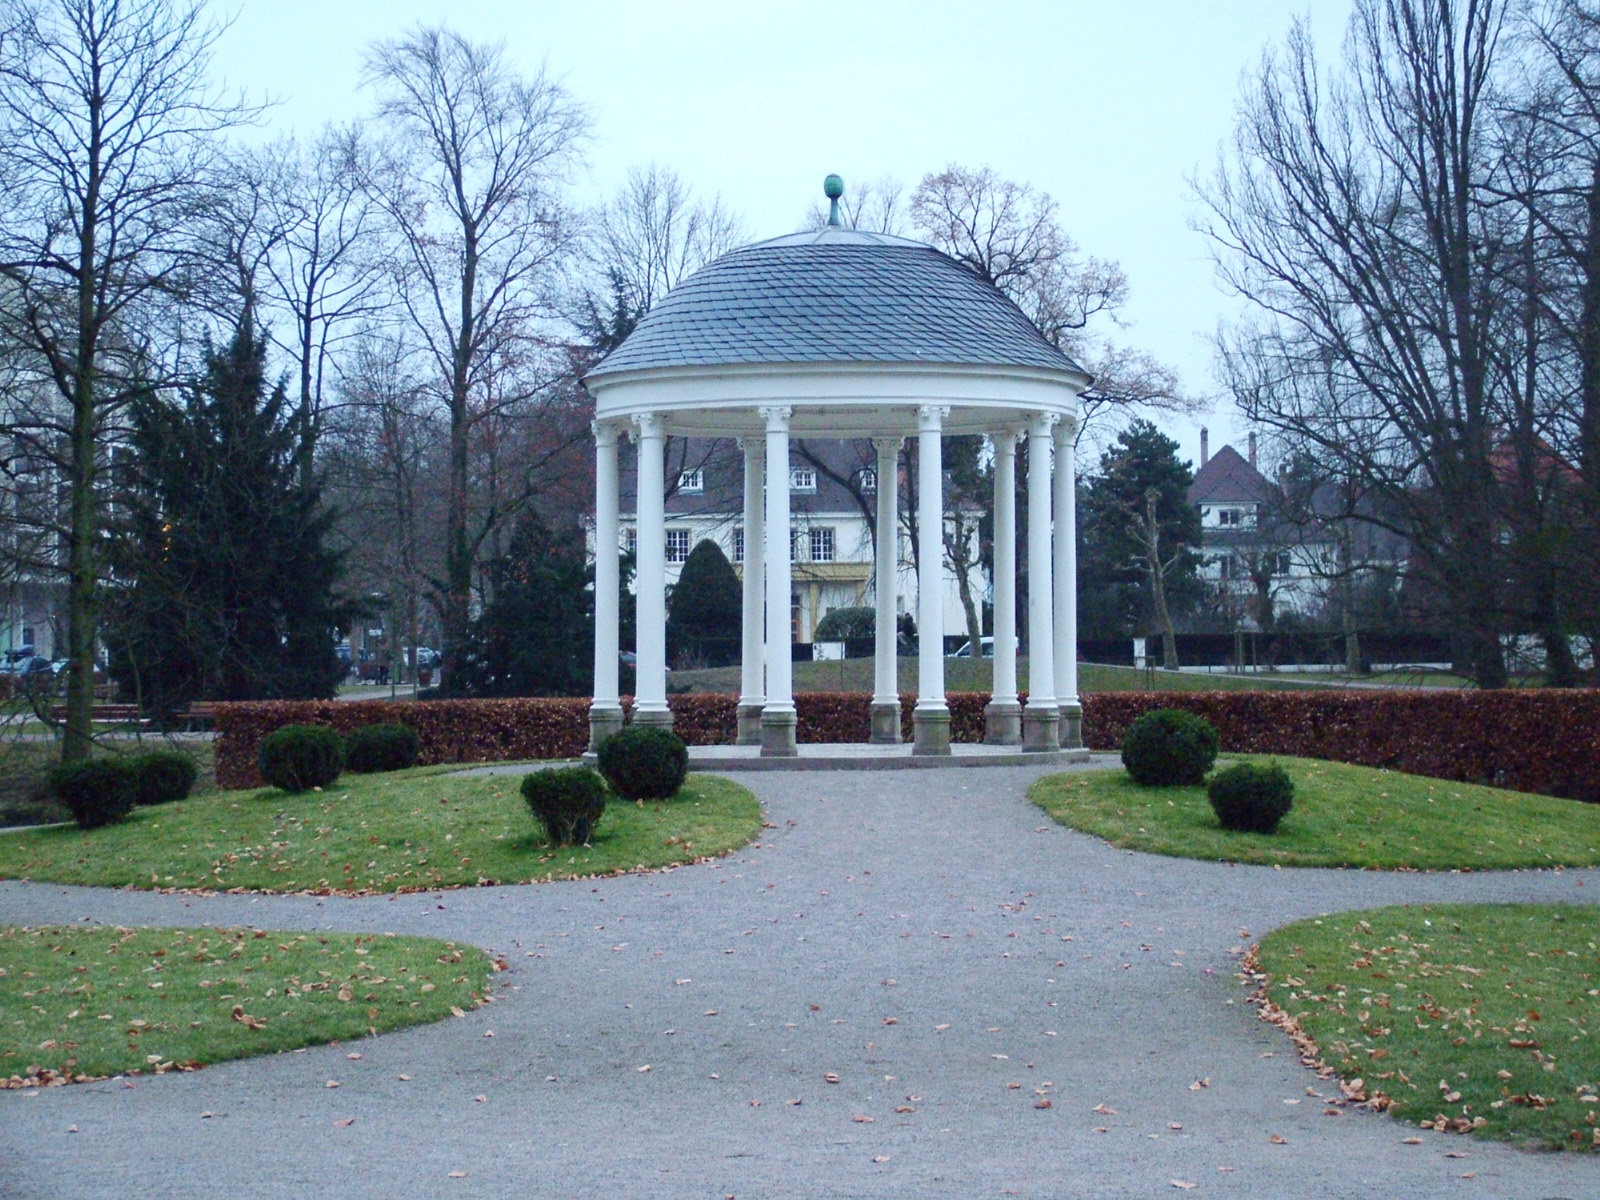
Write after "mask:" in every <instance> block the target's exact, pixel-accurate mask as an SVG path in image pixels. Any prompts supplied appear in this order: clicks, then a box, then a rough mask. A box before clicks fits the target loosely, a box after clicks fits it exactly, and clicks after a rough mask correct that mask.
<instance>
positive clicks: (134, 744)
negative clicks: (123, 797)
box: [0, 734, 217, 826]
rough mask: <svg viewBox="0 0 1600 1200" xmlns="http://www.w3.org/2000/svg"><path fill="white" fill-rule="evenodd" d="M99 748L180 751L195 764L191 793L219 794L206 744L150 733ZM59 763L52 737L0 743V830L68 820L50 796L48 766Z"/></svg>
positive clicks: (132, 751)
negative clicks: (1, 828) (196, 774)
mask: <svg viewBox="0 0 1600 1200" xmlns="http://www.w3.org/2000/svg"><path fill="white" fill-rule="evenodd" d="M102 748H103V750H104V752H105V753H107V754H123V753H127V754H140V753H143V752H144V751H147V750H156V749H160V750H168V749H178V750H181V751H182V752H183V753H185V754H187V755H188V756H189V757H190V758H192V759H193V760H194V763H195V767H196V769H197V770H198V772H199V774H198V776H197V777H196V779H195V784H194V792H193V795H194V796H197V797H198V796H204V795H207V794H210V793H213V792H215V791H216V790H217V784H216V772H215V770H214V766H215V759H216V753H215V747H214V745H213V744H212V743H211V742H209V741H201V740H198V739H192V738H180V739H168V738H165V737H162V736H161V735H160V734H149V735H146V736H144V737H140V738H114V739H106V740H105V741H104V742H103V743H102ZM60 761H61V743H60V742H58V741H56V740H55V739H53V738H51V739H41V740H37V741H34V740H27V741H19V740H4V739H0V826H6V825H42V824H46V823H48V822H51V821H69V820H71V819H72V816H71V814H70V813H69V812H67V809H66V807H65V806H64V805H62V804H58V803H57V802H56V799H55V797H54V796H53V795H51V794H50V786H49V780H48V775H49V772H50V768H51V767H53V766H55V764H56V763H58V762H60Z"/></svg>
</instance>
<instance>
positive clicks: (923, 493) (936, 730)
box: [911, 404, 950, 754]
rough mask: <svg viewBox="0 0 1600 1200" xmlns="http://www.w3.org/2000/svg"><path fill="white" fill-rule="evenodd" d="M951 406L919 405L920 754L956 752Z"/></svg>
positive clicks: (915, 720)
mask: <svg viewBox="0 0 1600 1200" xmlns="http://www.w3.org/2000/svg"><path fill="white" fill-rule="evenodd" d="M949 415H950V410H949V409H948V408H944V407H941V406H939V405H936V404H924V405H922V406H921V407H920V408H918V409H917V707H916V709H915V710H914V711H913V713H912V718H911V719H912V727H913V730H914V732H915V738H916V744H915V746H914V747H913V750H912V752H913V753H914V754H949V753H950V709H949V707H948V706H947V705H946V704H945V700H944V444H943V422H944V418H945V417H947V416H949Z"/></svg>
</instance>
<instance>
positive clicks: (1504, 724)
mask: <svg viewBox="0 0 1600 1200" xmlns="http://www.w3.org/2000/svg"><path fill="white" fill-rule="evenodd" d="M988 701H989V697H988V695H987V694H986V693H983V692H960V693H952V694H951V695H950V696H949V697H948V698H947V702H948V704H949V707H950V716H951V725H950V736H951V740H952V741H956V742H978V741H982V740H983V708H984V705H985V704H987V703H988ZM900 703H901V708H902V725H903V728H904V731H905V734H906V736H907V737H908V738H909V737H910V736H911V732H912V722H911V710H912V708H913V707H914V706H915V703H916V698H915V697H914V696H909V695H904V696H901V697H900ZM669 704H670V705H671V708H672V712H673V717H674V729H675V730H676V732H677V733H678V735H679V736H680V737H682V738H683V740H684V741H685V742H687V743H688V744H690V745H691V746H707V745H727V744H730V743H732V742H733V740H734V736H735V733H736V731H737V728H738V698H737V697H736V696H731V695H714V694H713V695H685V696H673V697H671V698H670V700H669ZM871 705H872V697H871V696H870V695H867V694H866V693H862V692H802V693H800V694H798V695H796V696H795V709H796V712H797V714H798V717H799V729H798V737H799V740H800V741H802V742H807V743H810V742H865V741H866V740H867V738H868V734H869V731H870V728H871ZM625 707H626V706H625ZM1155 708H1182V709H1186V710H1188V711H1189V712H1193V713H1198V714H1199V715H1201V716H1203V717H1205V718H1206V719H1207V720H1208V721H1210V722H1211V723H1212V724H1213V725H1215V726H1216V728H1217V732H1218V733H1219V734H1220V735H1221V737H1222V748H1223V749H1224V750H1227V751H1232V752H1235V753H1246V754H1283V755H1292V756H1295V757H1299V758H1325V759H1330V760H1332V761H1334V762H1349V763H1357V764H1359V765H1362V766H1369V767H1389V768H1391V769H1394V770H1399V771H1408V772H1411V773H1412V774H1415V775H1427V776H1431V777H1433V778H1436V779H1455V780H1460V781H1462V782H1466V783H1489V784H1494V785H1496V786H1498V787H1506V788H1513V789H1515V790H1518V791H1525V792H1541V793H1544V794H1546V795H1552V796H1568V797H1571V798H1573V799H1578V800H1587V801H1591V802H1600V692H1596V691H1565V690H1550V691H1530V690H1524V689H1516V690H1507V691H1461V692H1393V693H1375V692H1359V693H1353V692H1109V693H1099V694H1091V695H1086V696H1084V697H1083V734H1084V740H1085V742H1086V743H1087V744H1088V745H1089V746H1090V747H1091V748H1093V749H1097V750H1114V749H1117V748H1118V747H1120V746H1121V744H1122V736H1123V734H1124V733H1125V732H1126V731H1127V728H1128V725H1129V724H1130V723H1131V722H1132V721H1133V720H1134V718H1135V717H1137V716H1139V714H1140V713H1144V712H1148V711H1150V710H1151V709H1155ZM588 710H589V701H588V700H586V699H581V698H576V699H527V700H431V701H423V702H420V703H418V702H414V701H405V702H393V701H360V702H354V703H346V702H339V701H274V702H261V703H239V704H221V705H218V707H217V722H216V727H217V782H218V783H219V784H220V785H221V786H222V787H225V788H241V787H254V786H258V785H259V784H260V783H261V779H260V776H259V775H258V774H257V772H256V749H257V747H258V745H259V744H260V741H261V738H262V737H264V736H265V735H266V734H268V733H270V732H271V731H272V730H274V729H277V728H280V727H281V726H284V725H292V724H325V725H332V726H333V727H334V728H335V729H338V730H340V731H341V732H348V731H349V730H351V729H354V728H356V727H357V726H360V725H375V724H379V723H382V722H401V723H404V724H406V725H410V726H411V727H412V728H414V729H415V730H416V731H417V733H418V735H419V736H420V737H421V739H422V756H421V759H420V761H421V762H422V763H424V764H429V763H457V762H459V763H468V762H495V761H504V760H510V759H551V758H573V757H575V756H577V755H579V754H582V753H583V751H584V749H585V748H586V747H587V746H588V742H589V718H588Z"/></svg>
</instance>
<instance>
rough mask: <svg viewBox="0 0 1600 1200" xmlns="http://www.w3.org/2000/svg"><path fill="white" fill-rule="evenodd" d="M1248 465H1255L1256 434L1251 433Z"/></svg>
mask: <svg viewBox="0 0 1600 1200" xmlns="http://www.w3.org/2000/svg"><path fill="white" fill-rule="evenodd" d="M1250 465H1251V466H1252V467H1253V466H1255V465H1256V435H1255V434H1253V433H1252V434H1251V435H1250Z"/></svg>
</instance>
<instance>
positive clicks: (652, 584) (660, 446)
mask: <svg viewBox="0 0 1600 1200" xmlns="http://www.w3.org/2000/svg"><path fill="white" fill-rule="evenodd" d="M633 426H634V429H633V436H634V442H635V444H636V445H637V446H638V450H639V488H638V492H639V496H638V504H637V507H638V510H639V564H638V571H639V574H638V589H637V600H638V619H637V620H636V621H635V624H636V625H637V627H638V628H637V633H638V639H639V665H638V684H637V694H636V695H635V696H634V705H633V719H634V720H635V721H637V722H639V723H640V724H643V725H667V726H670V725H671V724H672V713H671V712H670V711H669V710H668V708H667V511H666V500H665V497H666V480H665V471H666V431H665V430H664V429H663V428H662V422H661V417H660V415H659V414H657V413H642V414H640V415H638V416H636V417H634V418H633Z"/></svg>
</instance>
